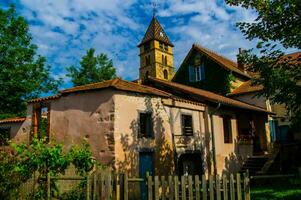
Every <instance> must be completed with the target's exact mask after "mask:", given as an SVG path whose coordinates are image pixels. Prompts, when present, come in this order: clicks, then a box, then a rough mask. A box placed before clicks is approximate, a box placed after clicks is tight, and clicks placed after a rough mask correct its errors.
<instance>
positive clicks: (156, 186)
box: [154, 176, 159, 200]
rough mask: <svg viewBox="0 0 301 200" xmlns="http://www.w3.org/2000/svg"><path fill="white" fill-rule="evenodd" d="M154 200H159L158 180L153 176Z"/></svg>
mask: <svg viewBox="0 0 301 200" xmlns="http://www.w3.org/2000/svg"><path fill="white" fill-rule="evenodd" d="M154 196H155V200H159V178H158V176H155V195H154Z"/></svg>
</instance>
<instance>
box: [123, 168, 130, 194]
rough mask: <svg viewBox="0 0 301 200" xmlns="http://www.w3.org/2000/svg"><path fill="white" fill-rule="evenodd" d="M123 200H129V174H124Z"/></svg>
mask: <svg viewBox="0 0 301 200" xmlns="http://www.w3.org/2000/svg"><path fill="white" fill-rule="evenodd" d="M123 199H124V200H128V199H129V185H128V175H127V173H125V174H124V179H123Z"/></svg>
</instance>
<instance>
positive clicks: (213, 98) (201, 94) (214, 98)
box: [148, 77, 270, 113]
mask: <svg viewBox="0 0 301 200" xmlns="http://www.w3.org/2000/svg"><path fill="white" fill-rule="evenodd" d="M148 80H149V81H150V82H152V83H155V84H156V83H157V84H159V85H161V86H165V87H169V88H170V89H172V90H177V91H180V92H183V93H185V94H189V95H194V96H195V97H196V98H195V100H200V99H199V98H202V99H204V100H207V101H209V102H214V103H222V104H224V105H227V106H231V107H237V108H242V109H247V110H253V111H258V112H266V113H270V112H269V111H267V110H265V109H264V108H261V107H257V106H254V105H251V104H247V103H244V102H241V101H238V100H235V99H231V98H228V97H224V96H222V95H218V94H215V93H213V92H209V91H207V90H202V89H198V88H194V87H190V86H187V85H183V84H179V83H175V82H170V81H165V80H160V79H156V78H152V77H149V78H148Z"/></svg>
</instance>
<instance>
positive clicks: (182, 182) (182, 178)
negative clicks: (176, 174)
mask: <svg viewBox="0 0 301 200" xmlns="http://www.w3.org/2000/svg"><path fill="white" fill-rule="evenodd" d="M181 188H182V189H181V191H182V200H186V177H185V176H184V175H183V176H181Z"/></svg>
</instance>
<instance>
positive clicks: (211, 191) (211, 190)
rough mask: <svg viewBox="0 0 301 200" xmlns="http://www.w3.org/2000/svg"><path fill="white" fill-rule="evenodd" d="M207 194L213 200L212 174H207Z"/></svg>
mask: <svg viewBox="0 0 301 200" xmlns="http://www.w3.org/2000/svg"><path fill="white" fill-rule="evenodd" d="M209 194H210V200H214V188H213V175H210V176H209Z"/></svg>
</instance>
